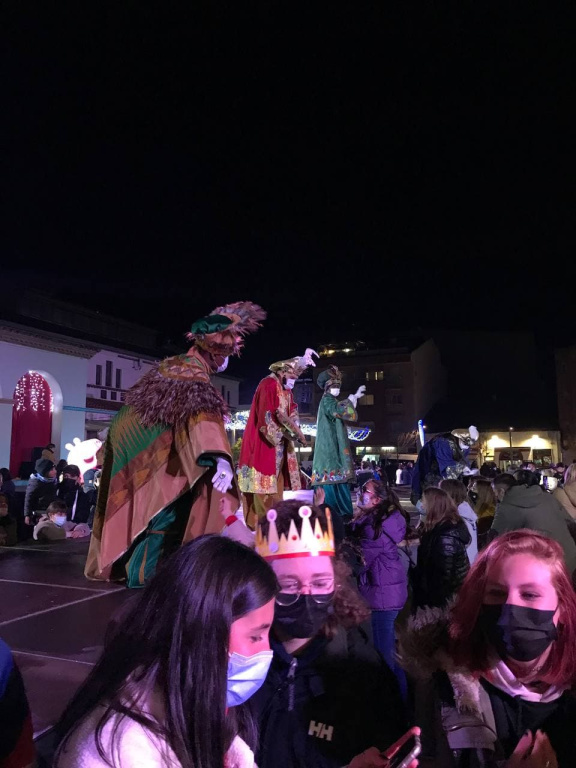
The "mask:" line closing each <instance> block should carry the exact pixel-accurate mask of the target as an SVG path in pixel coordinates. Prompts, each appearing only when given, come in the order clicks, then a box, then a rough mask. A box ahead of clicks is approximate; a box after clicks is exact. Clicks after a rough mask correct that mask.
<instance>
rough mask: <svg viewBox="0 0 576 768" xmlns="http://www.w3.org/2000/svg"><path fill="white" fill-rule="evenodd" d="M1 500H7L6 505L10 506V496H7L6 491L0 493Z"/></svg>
mask: <svg viewBox="0 0 576 768" xmlns="http://www.w3.org/2000/svg"><path fill="white" fill-rule="evenodd" d="M1 501H5V502H6V506H8V496H6V494H5V493H0V502H1Z"/></svg>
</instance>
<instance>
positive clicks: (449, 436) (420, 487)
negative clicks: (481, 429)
mask: <svg viewBox="0 0 576 768" xmlns="http://www.w3.org/2000/svg"><path fill="white" fill-rule="evenodd" d="M479 437H480V435H479V433H478V430H477V429H476V427H469V428H468V429H453V430H452V432H446V433H445V434H443V435H436V436H435V437H433V438H432V439H431V440H429V441H428V442H427V443H425V444H424V445H423V446H422V448H421V449H420V453H419V454H418V461H417V462H416V466H415V467H414V474H413V475H412V494H411V496H410V500H411V501H412V504H414V505H415V506H418V503H419V502H420V499H421V497H422V492H423V491H425V490H426V488H429V487H430V486H437V485H438V483H439V482H440V481H441V480H445V479H449V480H458V479H459V478H460V477H461V476H462V475H467V474H470V467H469V465H468V461H467V456H468V454H469V453H470V448H471V447H472V446H473V445H474V444H475V443H477V442H478V438H479Z"/></svg>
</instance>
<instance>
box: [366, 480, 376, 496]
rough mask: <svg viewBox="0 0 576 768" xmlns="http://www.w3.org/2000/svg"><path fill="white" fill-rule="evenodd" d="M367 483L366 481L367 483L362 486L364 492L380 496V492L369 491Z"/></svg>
mask: <svg viewBox="0 0 576 768" xmlns="http://www.w3.org/2000/svg"><path fill="white" fill-rule="evenodd" d="M366 485H367V483H365V484H364V485H363V486H362V493H367V494H368V495H369V496H378V494H377V493H374V491H369V490H368V489H367V488H366Z"/></svg>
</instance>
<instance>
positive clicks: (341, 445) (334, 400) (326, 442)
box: [312, 365, 366, 519]
mask: <svg viewBox="0 0 576 768" xmlns="http://www.w3.org/2000/svg"><path fill="white" fill-rule="evenodd" d="M316 383H317V384H318V386H319V387H320V388H321V389H322V390H323V391H324V395H323V397H322V399H321V400H320V406H319V408H318V421H317V424H318V428H317V433H316V442H315V444H314V461H313V462H312V485H314V486H318V485H321V486H322V487H323V488H324V493H325V497H324V498H325V503H326V504H327V505H328V506H329V507H330V509H331V510H332V511H333V512H338V513H339V514H340V515H341V516H342V517H343V518H348V519H350V518H351V517H352V515H353V509H352V498H351V496H350V485H349V483H351V482H352V481H353V480H355V479H356V473H355V471H354V460H353V458H352V452H351V450H350V438H349V437H348V429H347V427H346V423H345V422H347V421H352V422H354V421H357V420H358V414H357V412H356V403H357V402H358V400H359V398H361V397H362V396H363V395H364V393H365V392H366V387H365V386H364V385H362V386H361V387H359V388H358V390H357V392H356V394H355V395H348V397H347V398H345V399H344V400H338V395H339V394H340V387H341V386H342V374H341V372H340V371H339V370H338V368H337V367H336V366H335V365H332V366H330V368H327V369H326V370H325V371H322V373H321V374H320V375H319V376H318V378H317V380H316Z"/></svg>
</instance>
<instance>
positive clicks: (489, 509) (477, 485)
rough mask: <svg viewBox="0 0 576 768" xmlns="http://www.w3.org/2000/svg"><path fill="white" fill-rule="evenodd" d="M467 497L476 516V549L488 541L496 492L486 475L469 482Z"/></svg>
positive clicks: (494, 511) (481, 547) (494, 509)
mask: <svg viewBox="0 0 576 768" xmlns="http://www.w3.org/2000/svg"><path fill="white" fill-rule="evenodd" d="M507 477H509V475H508V476H507ZM511 479H512V478H511ZM468 497H469V499H470V501H471V503H472V508H473V509H474V512H476V515H477V517H478V523H477V532H478V549H484V547H485V546H486V544H487V543H488V537H487V534H488V531H489V530H490V528H491V527H492V523H493V522H494V515H495V513H496V494H495V493H494V490H493V488H492V483H491V482H490V480H489V479H488V478H487V477H476V478H474V480H472V481H471V482H470V487H469V489H468Z"/></svg>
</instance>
